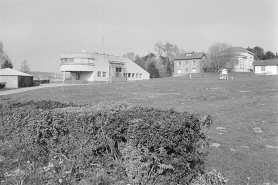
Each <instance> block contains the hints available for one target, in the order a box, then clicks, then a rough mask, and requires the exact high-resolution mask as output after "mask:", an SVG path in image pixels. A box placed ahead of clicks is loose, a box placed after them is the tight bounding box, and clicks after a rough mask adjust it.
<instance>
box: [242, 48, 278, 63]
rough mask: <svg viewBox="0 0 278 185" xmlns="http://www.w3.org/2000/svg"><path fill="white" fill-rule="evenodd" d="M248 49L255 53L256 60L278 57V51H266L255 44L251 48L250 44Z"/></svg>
mask: <svg viewBox="0 0 278 185" xmlns="http://www.w3.org/2000/svg"><path fill="white" fill-rule="evenodd" d="M246 49H247V50H248V51H251V52H252V53H254V54H255V59H256V60H269V59H277V58H278V54H277V52H276V53H275V54H274V53H273V52H272V51H266V52H264V49H263V48H261V47H259V46H255V47H253V48H250V47H249V46H248V47H247V48H246Z"/></svg>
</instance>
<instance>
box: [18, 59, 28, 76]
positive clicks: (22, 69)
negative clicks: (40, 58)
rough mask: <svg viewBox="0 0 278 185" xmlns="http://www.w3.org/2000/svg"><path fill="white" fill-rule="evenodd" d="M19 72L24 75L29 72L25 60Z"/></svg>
mask: <svg viewBox="0 0 278 185" xmlns="http://www.w3.org/2000/svg"><path fill="white" fill-rule="evenodd" d="M20 71H21V72H24V73H28V72H30V67H29V65H28V63H27V62H26V60H24V61H23V62H22V64H21V66H20Z"/></svg>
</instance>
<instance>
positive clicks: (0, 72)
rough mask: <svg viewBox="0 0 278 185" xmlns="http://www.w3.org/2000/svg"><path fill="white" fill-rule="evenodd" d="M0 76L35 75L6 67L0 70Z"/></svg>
mask: <svg viewBox="0 0 278 185" xmlns="http://www.w3.org/2000/svg"><path fill="white" fill-rule="evenodd" d="M0 76H33V75H29V74H26V73H22V72H20V71H17V70H14V69H11V68H5V69H1V70H0Z"/></svg>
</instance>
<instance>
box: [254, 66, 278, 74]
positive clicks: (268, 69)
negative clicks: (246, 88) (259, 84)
mask: <svg viewBox="0 0 278 185" xmlns="http://www.w3.org/2000/svg"><path fill="white" fill-rule="evenodd" d="M261 69H262V66H255V73H256V74H267V75H277V74H278V66H265V70H264V71H261Z"/></svg>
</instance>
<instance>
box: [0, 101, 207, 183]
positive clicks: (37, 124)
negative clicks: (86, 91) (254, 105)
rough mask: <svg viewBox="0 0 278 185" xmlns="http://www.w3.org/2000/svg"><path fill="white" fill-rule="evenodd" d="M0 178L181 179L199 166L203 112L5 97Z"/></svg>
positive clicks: (52, 180)
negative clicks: (19, 99)
mask: <svg viewBox="0 0 278 185" xmlns="http://www.w3.org/2000/svg"><path fill="white" fill-rule="evenodd" d="M3 115H4V116H3V122H2V125H1V136H0V145H1V146H0V165H1V169H0V182H1V183H3V184H11V183H12V181H14V182H24V184H38V183H39V184H128V183H130V184H138V185H139V184H141V185H148V184H157V185H158V184H159V185H163V184H165V185H166V184H167V185H169V184H189V183H190V182H191V181H192V179H194V178H195V177H197V176H198V174H200V173H203V172H204V161H205V157H206V151H205V147H206V146H207V140H206V136H205V134H204V133H205V130H206V129H207V128H208V127H209V126H210V125H211V123H212V120H211V117H210V116H202V115H193V114H189V113H186V112H183V113H179V112H176V111H173V110H159V109H153V108H143V107H140V106H137V105H132V104H129V103H115V102H107V103H101V104H97V105H84V106H76V105H73V104H64V103H60V102H50V101H40V102H34V101H30V102H11V101H9V100H7V101H6V102H5V105H4V109H3Z"/></svg>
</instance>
